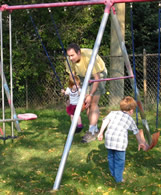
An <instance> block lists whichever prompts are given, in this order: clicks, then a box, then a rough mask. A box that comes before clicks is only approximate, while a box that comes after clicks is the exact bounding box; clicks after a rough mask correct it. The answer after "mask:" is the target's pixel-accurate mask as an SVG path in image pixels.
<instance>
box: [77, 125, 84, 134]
mask: <svg viewBox="0 0 161 195" xmlns="http://www.w3.org/2000/svg"><path fill="white" fill-rule="evenodd" d="M82 129H83V125H82V126H81V127H78V126H77V127H76V130H75V133H80V132H81V131H82Z"/></svg>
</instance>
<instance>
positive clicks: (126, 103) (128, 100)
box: [120, 96, 137, 111]
mask: <svg viewBox="0 0 161 195" xmlns="http://www.w3.org/2000/svg"><path fill="white" fill-rule="evenodd" d="M136 106H137V103H136V101H135V100H134V98H132V97H130V96H126V97H124V98H123V99H122V100H121V101H120V109H121V110H122V111H130V110H135V108H136Z"/></svg>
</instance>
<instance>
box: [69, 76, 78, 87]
mask: <svg viewBox="0 0 161 195" xmlns="http://www.w3.org/2000/svg"><path fill="white" fill-rule="evenodd" d="M74 80H75V82H76V85H80V78H79V77H78V76H76V75H75V76H74V79H73V77H72V76H70V77H69V83H68V86H69V88H72V87H73V85H75V82H74Z"/></svg>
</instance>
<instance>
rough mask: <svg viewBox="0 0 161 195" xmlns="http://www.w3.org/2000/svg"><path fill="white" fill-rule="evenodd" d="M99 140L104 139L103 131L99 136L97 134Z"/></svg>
mask: <svg viewBox="0 0 161 195" xmlns="http://www.w3.org/2000/svg"><path fill="white" fill-rule="evenodd" d="M97 138H98V140H99V141H102V140H103V134H102V133H99V134H98V136H97Z"/></svg>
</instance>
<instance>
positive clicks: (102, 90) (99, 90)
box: [79, 69, 107, 95]
mask: <svg viewBox="0 0 161 195" xmlns="http://www.w3.org/2000/svg"><path fill="white" fill-rule="evenodd" d="M79 78H80V80H81V85H82V84H83V81H84V77H80V76H79ZM105 78H107V70H106V69H105V70H104V71H102V72H101V73H100V79H105ZM93 79H94V78H93V77H91V80H93ZM105 85H106V81H102V82H99V85H98V88H97V90H96V91H95V93H94V94H93V95H102V94H105ZM92 86H93V83H89V85H88V87H87V92H86V94H90V91H91V89H92Z"/></svg>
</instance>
